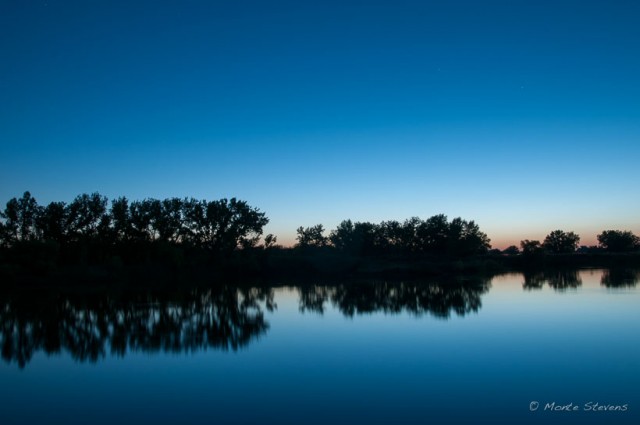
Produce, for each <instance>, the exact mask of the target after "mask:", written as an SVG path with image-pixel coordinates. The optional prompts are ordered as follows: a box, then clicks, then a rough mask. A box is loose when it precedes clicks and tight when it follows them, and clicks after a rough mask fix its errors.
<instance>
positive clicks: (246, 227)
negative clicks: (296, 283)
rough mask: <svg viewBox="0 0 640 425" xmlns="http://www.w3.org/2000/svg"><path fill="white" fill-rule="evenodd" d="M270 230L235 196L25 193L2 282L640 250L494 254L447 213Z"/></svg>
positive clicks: (439, 265)
mask: <svg viewBox="0 0 640 425" xmlns="http://www.w3.org/2000/svg"><path fill="white" fill-rule="evenodd" d="M268 222H269V219H268V218H267V217H266V215H265V213H264V212H261V211H260V210H259V209H257V208H255V207H252V206H250V205H248V204H247V203H246V202H245V201H241V200H237V199H235V198H232V199H220V200H216V201H207V200H198V199H194V198H168V199H164V200H158V199H144V200H141V201H130V200H128V199H127V198H125V197H120V198H117V199H114V200H111V201H109V200H108V199H107V198H106V197H105V196H102V195H100V194H98V193H93V194H82V195H79V196H77V197H76V198H75V199H74V200H73V201H72V202H70V203H65V202H51V203H49V204H48V205H45V206H41V205H38V203H37V202H36V200H35V198H33V197H32V196H31V194H30V193H29V192H25V193H24V194H23V196H22V197H21V198H13V199H11V200H9V201H8V202H7V203H6V206H5V208H4V210H2V211H0V274H3V273H5V274H6V273H13V275H16V274H19V273H21V272H22V271H31V270H44V272H46V273H48V271H50V270H55V269H56V267H58V266H60V265H63V266H67V265H68V266H75V265H80V266H84V265H95V266H99V267H103V266H106V268H110V269H111V268H112V269H114V270H121V268H122V267H121V266H122V265H132V266H138V265H144V266H145V267H148V268H149V269H151V268H152V267H155V266H167V267H174V266H175V270H190V269H191V268H190V266H194V265H195V266H200V265H203V266H204V267H205V268H206V267H208V269H207V270H215V271H216V272H220V273H222V274H224V273H234V274H237V273H240V272H241V273H260V274H266V275H269V274H271V273H281V272H283V271H291V270H296V273H300V274H304V273H308V272H309V270H316V271H318V270H319V271H325V272H326V273H337V274H340V273H351V272H353V271H357V270H362V269H366V270H384V268H385V267H386V266H388V267H389V268H390V269H394V270H398V268H402V267H404V268H405V269H406V270H408V271H410V272H411V273H414V271H415V270H417V272H415V273H422V272H428V271H430V270H440V269H442V270H445V269H446V267H443V264H454V261H451V260H456V261H457V260H461V261H459V262H458V263H459V265H462V266H464V264H466V263H468V264H469V265H470V267H474V268H482V267H484V265H483V264H480V263H482V262H483V261H484V262H485V263H486V265H487V266H491V268H492V269H493V268H495V266H496V265H497V266H501V267H519V266H521V265H526V264H540V263H541V261H537V260H536V258H538V257H539V258H545V257H546V259H553V261H560V260H562V259H563V258H565V257H567V256H566V255H563V254H571V253H575V252H576V251H578V252H588V253H597V252H601V251H607V252H614V253H618V252H623V253H624V252H630V251H637V250H639V249H640V239H639V238H638V237H637V236H636V235H634V234H633V233H632V232H630V231H621V230H606V231H603V232H602V233H601V234H599V235H598V242H599V246H598V247H589V248H586V247H580V248H579V245H578V244H579V242H580V237H579V236H578V235H577V234H576V233H574V232H571V231H569V232H565V231H563V230H554V231H552V232H550V233H549V234H548V235H547V236H546V238H545V239H544V240H543V241H542V242H541V241H538V240H523V241H521V243H520V247H516V246H510V247H508V248H507V249H505V250H503V251H500V250H495V249H493V250H492V249H491V245H490V239H489V238H488V237H487V235H486V234H485V233H484V232H482V231H481V230H480V228H479V226H478V224H476V223H475V222H474V221H468V220H464V219H462V218H460V217H458V218H454V219H452V220H449V219H448V218H447V216H446V215H444V214H439V215H434V216H432V217H429V218H427V219H426V220H423V219H420V218H418V217H412V218H409V219H407V220H404V221H402V222H400V221H396V220H390V221H383V222H381V223H378V224H376V223H370V222H354V221H352V220H344V221H342V222H341V223H340V224H339V225H338V226H337V227H336V228H335V229H333V230H331V231H330V232H328V234H327V232H326V231H325V229H324V227H323V225H321V224H318V225H315V226H311V227H299V228H298V229H297V240H296V242H297V243H296V245H295V246H294V247H293V248H291V249H287V248H283V247H282V246H279V245H277V244H276V242H277V238H276V237H275V236H274V235H272V234H269V235H266V236H265V237H264V239H263V242H262V244H260V238H261V237H262V234H263V228H264V226H265V225H266V224H267V223H268ZM585 249H587V251H585ZM485 254H494V255H488V256H485ZM495 254H499V255H495ZM546 254H552V255H550V256H547V255H546ZM480 257H483V258H480ZM583 257H584V256H583ZM618 257H622V256H618ZM583 259H584V258H583ZM385 261H387V263H385ZM474 261H476V262H477V263H478V264H473V262H474ZM394 262H395V263H394ZM542 262H544V261H542ZM458 263H456V264H458ZM493 263H495V264H493ZM385 264H386V266H385ZM405 266H408V267H405ZM156 268H157V269H159V270H160V269H163V270H164V268H163V267H156ZM16 270H17V271H16Z"/></svg>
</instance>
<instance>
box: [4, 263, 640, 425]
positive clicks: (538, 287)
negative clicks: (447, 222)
mask: <svg viewBox="0 0 640 425" xmlns="http://www.w3.org/2000/svg"><path fill="white" fill-rule="evenodd" d="M639 277H640V273H638V271H635V270H627V269H623V270H583V271H579V272H578V271H570V272H546V273H530V274H526V275H522V274H509V275H502V276H497V277H494V278H493V279H482V278H474V279H468V278H467V279H440V280H436V281H429V282H383V281H378V282H349V283H341V284H326V283H325V284H316V285H313V284H305V285H299V286H275V287H251V286H243V287H237V286H225V285H222V286H218V287H216V288H214V289H191V290H183V291H179V292H170V293H169V292H164V293H153V294H150V293H118V294H113V293H111V294H103V293H93V294H82V293H74V294H65V295H60V294H56V293H51V294H39V295H38V296H35V295H34V294H28V295H26V294H12V295H5V296H3V298H2V300H1V302H0V340H1V344H2V358H3V361H2V362H0V417H1V418H2V423H4V424H14V423H16V424H17V423H51V422H59V423H78V424H80V423H82V424H86V423H115V422H117V423H140V422H144V423H154V422H155V423H171V422H178V423H215V424H217V423H221V424H225V423H291V424H294V423H295V424H300V423H313V424H320V423H326V424H336V423H375V424H405V423H406V424H424V423H444V422H447V423H477V422H488V421H491V422H496V423H581V424H582V423H607V424H611V423H638V421H639V420H640V389H638V383H639V382H640V367H638V359H639V358H640V341H639V338H638V335H640V308H639V306H640V291H639V290H638V287H637V282H638V278H639ZM536 403H538V404H536ZM552 403H555V404H553V406H554V407H555V408H563V410H561V411H552V410H551V409H550V408H549V406H551V405H552ZM595 403H598V404H597V406H596V404H595ZM602 406H604V407H608V408H610V409H613V410H595V411H594V409H598V408H602ZM536 407H537V409H536ZM576 407H577V410H575V411H574V410H573V409H574V408H576ZM532 409H534V410H533V411H532ZM567 410H569V411H567Z"/></svg>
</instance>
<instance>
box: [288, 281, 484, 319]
mask: <svg viewBox="0 0 640 425" xmlns="http://www.w3.org/2000/svg"><path fill="white" fill-rule="evenodd" d="M490 286H491V285H490V283H489V279H483V278H477V279H473V280H467V281H464V282H457V281H446V280H441V281H432V282H417V283H411V282H363V283H348V284H342V285H337V286H331V287H327V286H300V287H299V288H298V291H299V293H300V311H301V312H305V311H312V312H316V313H320V314H322V313H324V311H325V304H327V303H328V302H331V303H332V304H333V306H334V307H335V308H337V309H338V310H340V311H341V312H342V313H343V314H344V315H345V316H349V317H352V316H354V315H356V314H367V313H374V312H384V313H391V314H398V313H402V312H407V313H410V314H413V315H416V316H421V315H424V314H431V315H432V316H435V317H438V318H444V319H446V318H449V317H450V316H451V314H452V313H456V314H457V315H459V316H464V315H465V314H468V313H471V312H477V311H478V310H479V309H480V307H482V302H481V296H482V295H483V294H484V293H486V292H487V291H488V290H489V287H490Z"/></svg>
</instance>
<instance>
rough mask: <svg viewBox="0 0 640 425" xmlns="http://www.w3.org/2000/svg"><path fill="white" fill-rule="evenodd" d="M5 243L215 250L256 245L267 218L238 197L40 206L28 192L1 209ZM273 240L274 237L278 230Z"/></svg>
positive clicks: (95, 197)
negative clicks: (159, 244) (158, 244)
mask: <svg viewBox="0 0 640 425" xmlns="http://www.w3.org/2000/svg"><path fill="white" fill-rule="evenodd" d="M0 217H1V218H2V220H1V221H0V245H2V246H12V245H14V244H15V243H17V242H29V241H53V242H56V243H59V244H61V245H64V244H69V243H74V242H86V241H92V240H97V241H99V242H100V243H102V244H104V243H117V242H134V241H163V242H169V243H188V244H191V245H194V246H199V247H205V248H210V249H216V250H233V249H235V248H237V247H248V246H254V245H255V244H256V243H257V242H258V240H259V238H260V235H262V229H263V227H264V226H265V225H266V224H267V223H268V221H269V220H268V219H267V217H266V216H265V214H264V213H263V212H260V211H259V210H258V209H257V208H253V207H251V206H249V205H248V204H247V203H246V202H244V201H239V200H237V199H235V198H232V199H230V200H227V199H220V200H218V201H206V200H197V199H193V198H191V199H179V198H169V199H165V200H162V201H161V200H158V199H145V200H142V201H133V202H130V201H129V200H128V199H127V198H124V197H121V198H118V199H115V200H113V201H111V205H109V201H108V199H107V198H106V197H105V196H101V195H100V194H98V193H93V194H90V195H89V194H83V195H80V196H78V197H76V198H75V199H74V200H73V202H71V203H69V204H65V203H64V202H51V203H50V204H49V205H47V206H40V205H38V203H37V202H36V200H35V198H33V197H32V196H31V194H30V193H29V192H25V193H24V195H23V196H22V198H20V199H17V198H13V199H11V200H10V201H9V202H7V204H6V208H5V209H4V211H2V212H0ZM269 240H270V241H273V242H275V238H274V237H273V236H269Z"/></svg>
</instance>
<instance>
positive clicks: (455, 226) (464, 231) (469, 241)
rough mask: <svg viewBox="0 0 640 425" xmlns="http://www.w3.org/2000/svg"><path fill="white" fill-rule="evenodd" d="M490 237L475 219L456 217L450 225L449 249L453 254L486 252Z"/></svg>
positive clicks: (489, 246)
mask: <svg viewBox="0 0 640 425" xmlns="http://www.w3.org/2000/svg"><path fill="white" fill-rule="evenodd" d="M490 242H491V241H490V239H489V238H488V237H487V235H486V234H484V233H483V232H481V231H480V227H479V226H478V225H477V224H476V223H475V222H473V221H466V220H463V219H461V218H459V217H458V218H454V219H453V220H452V221H451V224H450V225H449V236H448V245H449V246H448V251H449V253H450V254H453V255H458V256H460V255H473V254H480V253H484V252H486V251H487V250H488V249H489V248H491V245H490Z"/></svg>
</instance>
